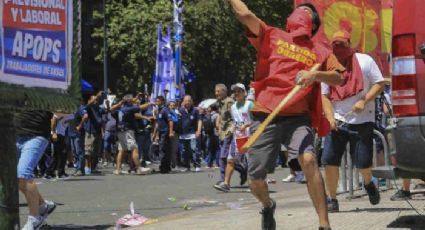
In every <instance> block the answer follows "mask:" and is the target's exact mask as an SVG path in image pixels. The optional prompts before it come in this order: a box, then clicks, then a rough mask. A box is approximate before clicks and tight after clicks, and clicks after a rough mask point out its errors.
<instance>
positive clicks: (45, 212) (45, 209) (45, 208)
mask: <svg viewBox="0 0 425 230" xmlns="http://www.w3.org/2000/svg"><path fill="white" fill-rule="evenodd" d="M55 208H56V204H55V202H53V201H49V200H45V201H44V204H42V205H40V206H39V208H38V211H39V213H40V216H42V217H43V218H44V219H46V218H47V216H49V215H50V213H52V212H53V211H54V210H55Z"/></svg>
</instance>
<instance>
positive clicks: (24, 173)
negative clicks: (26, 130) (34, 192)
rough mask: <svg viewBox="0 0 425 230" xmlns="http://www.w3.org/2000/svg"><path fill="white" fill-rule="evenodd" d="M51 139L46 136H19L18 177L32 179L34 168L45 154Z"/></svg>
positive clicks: (17, 144)
mask: <svg viewBox="0 0 425 230" xmlns="http://www.w3.org/2000/svg"><path fill="white" fill-rule="evenodd" d="M48 144H49V141H48V140H47V139H46V138H45V137H41V136H36V137H18V138H17V139H16V149H17V153H18V154H17V156H18V170H17V171H18V178H20V179H26V180H31V179H32V178H33V171H34V168H35V167H36V166H37V164H38V161H39V160H40V158H41V156H43V154H44V150H46V147H47V145H48Z"/></svg>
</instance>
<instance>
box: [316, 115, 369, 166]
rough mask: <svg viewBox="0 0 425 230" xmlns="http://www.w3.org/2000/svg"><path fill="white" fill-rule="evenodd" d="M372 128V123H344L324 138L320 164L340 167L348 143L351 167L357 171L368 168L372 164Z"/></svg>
mask: <svg viewBox="0 0 425 230" xmlns="http://www.w3.org/2000/svg"><path fill="white" fill-rule="evenodd" d="M373 126H374V124H373V122H367V123H364V124H355V125H353V124H347V123H344V124H343V125H342V126H341V127H339V128H338V130H336V131H335V130H333V131H332V132H331V133H330V134H329V135H328V136H327V137H326V138H325V146H324V149H323V154H322V164H323V165H333V166H340V165H341V159H342V156H343V155H344V152H345V150H346V147H347V143H350V155H351V160H352V162H353V165H354V166H355V167H356V168H358V169H366V168H370V167H371V166H372V163H373Z"/></svg>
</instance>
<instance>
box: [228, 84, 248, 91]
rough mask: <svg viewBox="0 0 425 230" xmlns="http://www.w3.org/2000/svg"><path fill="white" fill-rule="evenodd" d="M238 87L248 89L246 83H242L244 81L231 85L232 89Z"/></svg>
mask: <svg viewBox="0 0 425 230" xmlns="http://www.w3.org/2000/svg"><path fill="white" fill-rule="evenodd" d="M236 88H239V89H242V90H243V91H246V89H245V85H244V84H242V83H236V84H234V85H232V87H231V89H232V90H235V89H236Z"/></svg>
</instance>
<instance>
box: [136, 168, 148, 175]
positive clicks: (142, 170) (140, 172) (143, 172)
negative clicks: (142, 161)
mask: <svg viewBox="0 0 425 230" xmlns="http://www.w3.org/2000/svg"><path fill="white" fill-rule="evenodd" d="M151 172H152V169H151V168H145V167H140V168H139V169H138V170H137V171H136V174H137V175H146V174H150V173H151Z"/></svg>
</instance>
